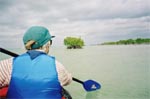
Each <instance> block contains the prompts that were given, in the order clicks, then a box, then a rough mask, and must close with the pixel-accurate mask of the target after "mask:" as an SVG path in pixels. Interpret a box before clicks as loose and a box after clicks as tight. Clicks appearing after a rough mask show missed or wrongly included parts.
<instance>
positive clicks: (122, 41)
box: [101, 38, 150, 45]
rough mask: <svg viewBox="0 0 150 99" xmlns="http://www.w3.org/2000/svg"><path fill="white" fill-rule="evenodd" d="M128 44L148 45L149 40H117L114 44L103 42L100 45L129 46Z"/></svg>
mask: <svg viewBox="0 0 150 99" xmlns="http://www.w3.org/2000/svg"><path fill="white" fill-rule="evenodd" d="M129 44H150V38H137V39H127V40H119V41H116V42H104V43H102V44H101V45H129Z"/></svg>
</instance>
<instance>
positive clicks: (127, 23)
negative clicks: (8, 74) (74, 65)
mask: <svg viewBox="0 0 150 99" xmlns="http://www.w3.org/2000/svg"><path fill="white" fill-rule="evenodd" d="M149 4H150V3H149V1H148V0H88V1H87V0H38V1H36V0H0V30H1V32H0V46H4V45H5V46H7V47H10V42H11V45H13V47H15V46H17V47H18V45H19V46H23V45H22V43H21V42H22V40H21V38H22V36H23V34H24V32H25V31H26V30H27V29H28V28H29V27H30V26H32V25H43V26H46V27H47V28H48V29H49V30H50V32H51V33H52V34H53V35H56V40H55V43H56V45H61V44H62V43H63V39H64V37H66V36H77V37H82V38H83V39H84V40H85V41H86V44H96V43H101V42H103V41H111V40H118V39H126V38H136V37H150V33H149V30H148V29H149V28H150V25H149V19H150V8H149ZM7 39H9V41H10V42H8V41H7ZM57 39H58V40H57ZM16 41H18V43H15V42H16Z"/></svg>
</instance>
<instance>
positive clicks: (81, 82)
mask: <svg viewBox="0 0 150 99" xmlns="http://www.w3.org/2000/svg"><path fill="white" fill-rule="evenodd" d="M0 52H2V53H5V54H8V55H10V56H13V57H17V56H19V55H18V54H16V53H13V52H11V51H8V50H6V49H3V48H0ZM72 80H73V81H76V82H78V83H80V84H83V83H84V82H83V81H81V80H79V79H77V78H74V77H73V78H72Z"/></svg>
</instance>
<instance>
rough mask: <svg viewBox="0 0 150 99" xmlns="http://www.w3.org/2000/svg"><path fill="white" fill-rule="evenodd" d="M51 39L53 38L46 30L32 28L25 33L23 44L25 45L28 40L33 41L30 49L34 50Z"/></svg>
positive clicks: (38, 27)
mask: <svg viewBox="0 0 150 99" xmlns="http://www.w3.org/2000/svg"><path fill="white" fill-rule="evenodd" d="M53 37H55V36H51V34H50V33H49V31H48V29H47V28H45V27H42V26H32V27H31V28H29V29H28V30H27V31H26V32H25V34H24V36H23V42H24V45H25V44H26V43H27V42H28V41H30V40H33V41H35V43H34V44H33V45H32V48H33V49H36V48H39V47H41V46H43V45H44V44H46V43H47V42H48V41H49V40H51V38H53Z"/></svg>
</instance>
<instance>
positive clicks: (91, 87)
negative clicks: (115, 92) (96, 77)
mask: <svg viewBox="0 0 150 99" xmlns="http://www.w3.org/2000/svg"><path fill="white" fill-rule="evenodd" d="M83 86H84V89H85V90H86V91H95V90H98V89H100V88H101V85H100V84H99V83H98V82H96V81H93V80H87V81H85V82H84V83H83Z"/></svg>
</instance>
